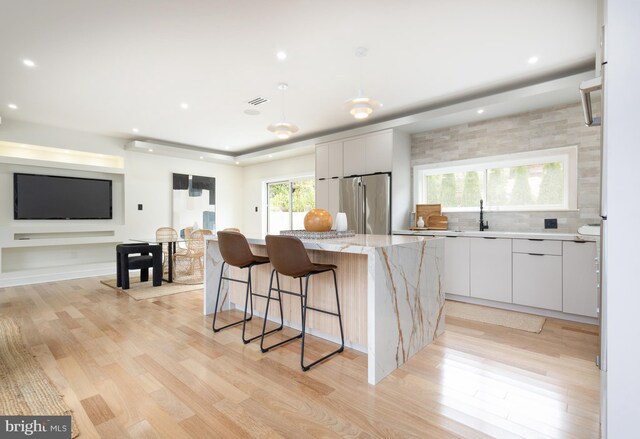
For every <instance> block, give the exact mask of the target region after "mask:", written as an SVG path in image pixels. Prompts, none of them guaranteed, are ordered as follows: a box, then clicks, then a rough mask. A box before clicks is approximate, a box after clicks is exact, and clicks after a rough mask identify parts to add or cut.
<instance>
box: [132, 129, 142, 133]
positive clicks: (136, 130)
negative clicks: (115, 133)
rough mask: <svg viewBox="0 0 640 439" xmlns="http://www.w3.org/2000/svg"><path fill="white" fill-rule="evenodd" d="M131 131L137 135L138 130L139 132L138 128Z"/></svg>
mask: <svg viewBox="0 0 640 439" xmlns="http://www.w3.org/2000/svg"><path fill="white" fill-rule="evenodd" d="M131 131H133V132H134V133H137V132H139V131H140V130H139V129H138V128H134V129H132V130H131Z"/></svg>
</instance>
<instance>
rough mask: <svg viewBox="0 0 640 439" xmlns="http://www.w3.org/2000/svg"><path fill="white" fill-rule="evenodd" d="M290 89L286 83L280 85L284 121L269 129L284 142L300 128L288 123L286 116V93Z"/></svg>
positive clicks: (273, 124) (270, 126)
mask: <svg viewBox="0 0 640 439" xmlns="http://www.w3.org/2000/svg"><path fill="white" fill-rule="evenodd" d="M288 88H289V85H288V84H286V83H284V82H281V83H280V84H278V90H280V91H281V93H282V96H281V100H282V119H281V121H280V122H277V123H272V124H271V125H269V126H268V127H267V129H268V130H269V131H271V132H272V133H273V134H275V135H276V136H278V138H279V139H283V140H285V139H288V138H289V137H291V136H292V135H293V134H295V133H297V132H298V127H297V126H295V125H293V124H291V123H289V122H287V119H286V118H285V116H284V92H285V90H286V89H288Z"/></svg>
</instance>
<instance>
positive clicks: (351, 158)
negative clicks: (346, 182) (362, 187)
mask: <svg viewBox="0 0 640 439" xmlns="http://www.w3.org/2000/svg"><path fill="white" fill-rule="evenodd" d="M365 146H366V138H365V137H359V138H357V139H351V140H345V141H344V142H343V144H342V151H343V169H344V176H345V177H348V176H350V175H363V174H366V169H367V168H366V162H365Z"/></svg>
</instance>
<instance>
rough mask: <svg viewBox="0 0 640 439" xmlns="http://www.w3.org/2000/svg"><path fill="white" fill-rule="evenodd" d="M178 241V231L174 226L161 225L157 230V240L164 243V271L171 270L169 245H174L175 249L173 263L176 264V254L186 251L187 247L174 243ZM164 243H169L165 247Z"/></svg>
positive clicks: (161, 243)
mask: <svg viewBox="0 0 640 439" xmlns="http://www.w3.org/2000/svg"><path fill="white" fill-rule="evenodd" d="M177 241H178V232H176V230H175V229H174V228H173V227H160V228H159V229H157V230H156V242H157V243H158V244H160V245H162V272H163V273H168V271H169V246H170V245H174V250H173V261H171V262H172V263H173V265H174V266H175V258H176V254H179V253H183V254H184V253H186V251H187V250H186V249H183V248H180V247H179V246H177V245H175V244H172V243H175V242H177ZM164 243H167V246H166V248H165V246H164Z"/></svg>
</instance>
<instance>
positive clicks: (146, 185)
mask: <svg viewBox="0 0 640 439" xmlns="http://www.w3.org/2000/svg"><path fill="white" fill-rule="evenodd" d="M0 140H4V141H9V142H18V143H25V144H32V145H39V146H49V147H57V148H62V149H70V150H79V151H88V152H94V153H101V154H108V155H115V156H121V157H124V161H125V169H124V176H122V175H117V174H110V175H109V174H106V177H109V176H110V177H111V178H114V182H117V183H118V184H117V185H115V186H114V190H117V188H118V187H122V186H121V184H122V181H123V180H124V191H123V195H118V194H117V196H116V197H114V219H113V220H104V221H103V220H100V221H93V222H92V221H56V222H52V221H45V222H37V221H36V222H34V221H28V222H22V221H14V220H13V213H12V212H13V203H12V200H13V185H12V184H10V182H11V178H10V175H11V174H12V173H13V172H15V171H23V172H24V171H31V172H37V173H45V174H46V173H53V174H64V175H77V176H85V177H91V176H92V175H94V176H95V177H96V178H105V175H103V174H99V175H98V174H92V173H91V172H86V171H65V170H64V169H62V170H61V169H54V168H46V167H45V168H32V167H31V166H30V165H27V166H26V167H25V166H24V165H20V166H18V165H12V164H7V163H5V164H1V165H0V181H1V182H2V183H3V184H2V185H1V187H0V228H2V234H0V235H1V236H0V247H3V246H6V245H7V240H8V239H13V233H12V232H13V231H16V230H17V229H18V228H20V229H23V228H25V227H28V228H33V229H34V231H36V229H38V228H42V227H58V228H60V227H62V228H65V227H66V228H74V227H83V226H84V227H90V228H91V227H92V225H95V226H97V227H96V228H100V229H105V228H112V229H115V230H117V232H116V236H117V237H119V238H120V239H122V240H126V239H128V238H135V237H140V238H146V237H153V236H154V234H155V230H156V229H157V228H158V227H161V226H168V225H171V221H172V206H171V204H172V189H171V188H172V173H174V172H177V173H183V174H195V175H203V176H210V177H215V178H216V220H217V224H218V227H219V228H224V227H232V226H235V225H236V224H239V223H241V222H242V203H239V202H238V200H242V195H243V178H242V176H243V172H244V171H243V169H242V168H240V167H237V166H229V165H221V164H215V163H209V162H204V161H200V160H187V159H180V158H174V157H166V156H156V155H153V154H144V153H138V152H132V151H125V150H124V145H125V143H126V142H127V140H126V139H120V138H115V137H109V136H102V135H97V134H91V133H85V132H80V131H74V130H68V129H64V128H56V127H50V126H45V125H39V124H33V123H27V122H20V121H12V120H6V119H3V121H2V124H1V125H0ZM7 182H9V184H6V183H7ZM138 204H143V206H144V207H143V210H142V211H139V210H137V205H138ZM89 241H90V240H89ZM110 246H111V247H112V246H113V244H109V243H107V244H100V245H96V246H95V249H93V250H91V246H90V245H84V246H78V247H68V246H48V248H47V251H48V252H47V255H46V258H48V259H52V255H56V260H55V264H53V263H52V264H51V266H52V267H53V266H58V267H60V268H58V269H56V273H55V276H54V277H52V279H54V278H55V279H60V278H65V268H64V266H65V265H68V266H70V267H71V266H75V265H81V264H82V263H86V262H87V261H88V262H90V263H100V262H111V261H112V259H113V250H112V249H111V248H110ZM3 253H4V254H5V255H6V258H5V260H4V261H3V260H2V258H0V264H2V266H4V267H5V268H7V269H10V270H12V271H14V270H16V269H17V268H19V266H20V265H21V264H23V262H21V260H23V261H29V263H36V262H37V261H36V260H35V258H33V252H32V251H30V250H29V249H23V250H16V249H10V250H5V251H3ZM42 253H43V254H44V253H45V252H42ZM25 263H26V262H25ZM111 265H112V264H109V265H108V266H109V267H111ZM25 268H33V267H27V266H25ZM66 270H67V272H69V271H71V269H70V268H67V269H66ZM113 271H115V267H114V268H113ZM90 274H92V273H87V275H90ZM93 274H95V273H93ZM3 276H4V274H3V273H0V286H1V285H3V283H4V284H17V283H25V282H26V281H22V282H21V281H20V279H18V280H15V279H16V276H17V275H16V274H15V273H12V274H11V276H10V277H11V279H12V280H11V281H10V282H9V281H6V277H7V276H4V278H5V279H3ZM74 276H75V275H69V276H68V277H74ZM30 279H31V280H32V281H36V280H39V281H42V280H46V279H44V278H38V279H34V278H30ZM3 280H4V282H3Z"/></svg>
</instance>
